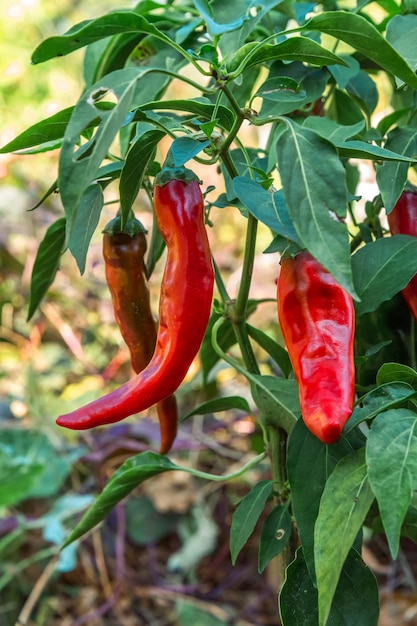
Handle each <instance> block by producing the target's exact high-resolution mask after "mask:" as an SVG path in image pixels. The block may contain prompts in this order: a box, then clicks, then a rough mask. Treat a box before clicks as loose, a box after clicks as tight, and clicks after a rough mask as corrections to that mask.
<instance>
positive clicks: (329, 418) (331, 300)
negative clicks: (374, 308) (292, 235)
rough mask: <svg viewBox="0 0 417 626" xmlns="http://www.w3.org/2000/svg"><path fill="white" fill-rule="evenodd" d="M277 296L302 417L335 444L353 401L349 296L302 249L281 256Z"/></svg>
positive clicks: (352, 321)
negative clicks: (293, 253)
mask: <svg viewBox="0 0 417 626" xmlns="http://www.w3.org/2000/svg"><path fill="white" fill-rule="evenodd" d="M277 299H278V317H279V322H280V326H281V331H282V334H283V337H284V340H285V343H286V345H287V349H288V354H289V357H290V360H291V363H292V366H293V369H294V375H295V378H296V380H297V382H298V385H299V395H300V405H301V413H302V417H303V420H304V422H305V424H306V426H307V428H308V429H309V430H310V431H311V432H312V433H313V434H314V435H316V437H318V438H319V439H320V440H321V441H322V442H323V443H326V444H331V443H335V442H336V441H337V440H338V439H339V437H340V435H341V433H342V430H343V427H344V425H345V423H346V421H347V420H348V418H349V416H350V415H351V413H352V405H353V399H354V383H355V370H354V361H353V339H354V308H353V301H352V298H351V297H350V295H349V294H348V293H347V292H346V291H345V290H344V289H342V287H340V285H339V284H338V283H337V282H336V281H335V279H334V278H333V276H332V275H331V274H330V273H329V272H328V271H327V270H325V269H324V268H323V266H322V265H321V264H320V263H319V262H318V261H317V260H316V259H315V258H314V257H313V256H312V255H311V254H310V253H309V252H307V251H303V252H301V253H299V254H297V256H296V257H294V258H292V257H288V258H284V259H282V261H281V272H280V275H279V278H278V284H277Z"/></svg>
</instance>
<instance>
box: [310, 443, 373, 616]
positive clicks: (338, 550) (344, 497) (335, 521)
mask: <svg viewBox="0 0 417 626" xmlns="http://www.w3.org/2000/svg"><path fill="white" fill-rule="evenodd" d="M381 449H382V448H380V450H381ZM379 454H380V456H381V453H380V452H379ZM373 500H374V495H373V493H372V491H371V488H370V486H369V482H368V476H367V467H366V462H365V448H361V449H359V450H355V451H354V452H352V454H350V455H348V456H346V457H345V458H343V459H342V460H341V461H339V463H338V464H337V465H336V467H335V468H334V470H333V472H332V474H331V475H330V476H329V478H328V480H327V483H326V486H325V488H324V491H323V495H322V497H321V501H320V508H319V514H318V516H317V520H316V524H315V529H314V561H315V567H316V580H317V589H318V604H319V624H323V625H324V624H326V622H327V618H328V616H329V613H330V609H331V605H332V601H333V597H334V593H335V591H336V587H337V583H338V581H339V578H340V574H341V571H342V567H343V564H344V562H345V560H346V557H347V555H348V553H349V550H350V549H351V547H352V546H353V543H354V541H355V538H356V536H357V534H358V532H359V531H360V529H361V528H362V524H363V522H364V520H365V517H366V515H367V513H368V511H369V509H370V507H371V504H372V502H373Z"/></svg>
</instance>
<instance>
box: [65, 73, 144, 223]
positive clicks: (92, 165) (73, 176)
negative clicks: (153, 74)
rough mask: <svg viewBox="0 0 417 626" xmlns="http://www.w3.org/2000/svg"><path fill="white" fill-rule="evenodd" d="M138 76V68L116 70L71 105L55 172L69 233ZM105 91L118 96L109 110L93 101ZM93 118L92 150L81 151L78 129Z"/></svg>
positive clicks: (82, 127) (126, 111) (83, 127)
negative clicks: (73, 106)
mask: <svg viewBox="0 0 417 626" xmlns="http://www.w3.org/2000/svg"><path fill="white" fill-rule="evenodd" d="M144 71H146V70H144ZM140 76H141V72H140V69H135V70H133V69H128V70H126V69H125V70H116V71H115V72H113V73H112V74H109V75H108V76H106V77H105V78H103V79H101V81H100V82H99V83H96V84H95V85H93V86H92V87H90V88H89V89H87V90H86V91H85V92H84V94H83V95H82V96H81V98H80V100H79V101H78V103H77V105H76V107H75V108H74V111H73V114H72V116H71V119H70V121H69V123H68V126H67V129H66V132H65V138H64V143H63V145H62V149H61V154H60V161H59V175H58V184H59V189H60V194H61V199H62V203H63V205H64V208H65V213H66V216H67V221H68V227H67V228H68V232H69V233H71V231H72V228H73V221H74V219H75V214H76V210H77V207H78V205H79V203H80V200H81V198H82V196H83V194H84V190H85V189H86V187H88V186H89V185H90V183H91V182H92V181H93V180H95V178H96V175H97V170H98V168H99V166H100V165H101V162H102V161H103V159H104V158H105V157H106V155H107V151H108V149H109V147H110V145H111V144H112V142H113V140H114V138H115V136H116V134H117V132H118V131H119V129H120V127H121V126H122V125H123V123H124V121H125V119H126V116H127V114H128V112H129V110H130V108H131V107H132V103H133V98H134V95H135V89H136V87H137V82H138V80H139V77H140ZM106 92H112V93H113V94H114V97H115V98H116V99H117V105H116V106H114V107H113V108H112V109H110V110H108V109H107V108H105V109H104V110H103V109H102V108H99V107H98V106H97V105H96V102H98V100H99V99H100V97H101V95H104V94H105V93H106ZM98 104H99V102H98ZM93 119H99V120H100V122H99V126H98V128H97V130H96V133H95V135H94V140H93V144H92V148H93V150H92V152H91V153H90V151H88V152H87V153H86V154H83V152H85V146H82V147H81V148H78V149H77V145H78V143H79V140H80V135H81V133H82V132H83V130H84V129H85V128H87V127H88V126H89V125H90V124H91V122H92V121H93Z"/></svg>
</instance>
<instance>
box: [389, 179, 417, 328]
mask: <svg viewBox="0 0 417 626" xmlns="http://www.w3.org/2000/svg"><path fill="white" fill-rule="evenodd" d="M388 224H389V227H390V231H391V233H392V234H393V235H412V236H413V237H417V190H416V189H412V190H411V189H406V190H405V191H403V192H402V194H401V195H400V197H399V199H398V201H397V204H396V205H395V207H394V208H393V210H392V211H391V213H390V214H389V215H388ZM401 293H402V294H403V297H404V300H405V301H406V303H407V306H408V308H409V310H410V312H411V314H412V315H413V317H414V319H415V320H417V274H416V275H415V276H413V278H412V279H411V280H410V282H409V283H408V285H406V287H404V289H403V290H402V292H401Z"/></svg>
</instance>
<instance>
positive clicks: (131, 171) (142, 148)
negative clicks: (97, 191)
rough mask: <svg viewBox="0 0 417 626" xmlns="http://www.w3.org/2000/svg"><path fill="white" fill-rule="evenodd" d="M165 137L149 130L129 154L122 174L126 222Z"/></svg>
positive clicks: (121, 184)
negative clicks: (147, 171) (160, 143)
mask: <svg viewBox="0 0 417 626" xmlns="http://www.w3.org/2000/svg"><path fill="white" fill-rule="evenodd" d="M162 137H164V132H163V131H161V130H155V129H152V130H148V131H147V132H145V133H143V134H141V135H140V137H138V138H137V139H136V140H135V142H134V143H133V144H132V146H131V147H130V149H129V152H128V153H127V156H126V160H125V163H124V166H123V169H122V171H121V174H120V183H119V189H120V209H121V212H122V215H123V217H124V219H125V220H126V219H127V217H128V215H129V211H130V209H131V208H132V204H133V202H134V201H135V198H136V196H137V194H138V192H139V189H140V187H141V185H142V181H143V177H144V175H145V173H146V169H147V167H148V165H149V163H150V162H151V161H152V159H153V158H154V156H155V152H156V146H157V145H158V143H159V141H160V140H161V139H162Z"/></svg>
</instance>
